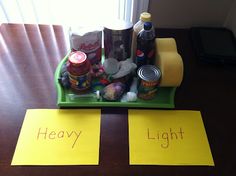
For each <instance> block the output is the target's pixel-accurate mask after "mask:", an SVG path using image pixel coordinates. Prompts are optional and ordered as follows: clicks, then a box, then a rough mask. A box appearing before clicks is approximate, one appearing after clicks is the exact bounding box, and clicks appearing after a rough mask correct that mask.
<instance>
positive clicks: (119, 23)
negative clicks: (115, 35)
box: [105, 20, 133, 31]
mask: <svg viewBox="0 0 236 176" xmlns="http://www.w3.org/2000/svg"><path fill="white" fill-rule="evenodd" d="M132 28H133V24H132V23H131V22H128V21H124V20H115V21H114V20H112V21H109V22H108V23H107V25H105V29H108V30H112V31H122V30H129V29H132Z"/></svg>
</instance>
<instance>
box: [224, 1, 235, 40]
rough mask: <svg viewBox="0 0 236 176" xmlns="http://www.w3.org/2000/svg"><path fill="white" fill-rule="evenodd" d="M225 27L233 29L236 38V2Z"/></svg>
mask: <svg viewBox="0 0 236 176" xmlns="http://www.w3.org/2000/svg"><path fill="white" fill-rule="evenodd" d="M225 27H227V28H229V29H231V30H232V31H233V32H234V36H235V37H236V0H235V1H234V4H233V5H232V6H231V9H230V11H229V13H228V17H227V19H226V21H225Z"/></svg>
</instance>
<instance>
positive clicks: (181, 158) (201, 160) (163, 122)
mask: <svg viewBox="0 0 236 176" xmlns="http://www.w3.org/2000/svg"><path fill="white" fill-rule="evenodd" d="M129 152H130V153H129V157H130V164H131V165H210V166H214V161H213V158H212V155H211V150H210V147H209V144H208V139H207V135H206V132H205V128H204V124H203V121H202V118H201V114H200V112H198V111H178V110H129Z"/></svg>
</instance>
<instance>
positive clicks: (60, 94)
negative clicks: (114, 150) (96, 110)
mask: <svg viewBox="0 0 236 176" xmlns="http://www.w3.org/2000/svg"><path fill="white" fill-rule="evenodd" d="M68 55H69V53H68V54H67V55H66V56H65V57H64V58H63V59H62V60H61V62H60V63H59V64H58V66H57V69H56V71H55V75H54V82H55V85H56V90H57V105H58V107H60V108H63V107H129V108H174V107H175V105H174V96H175V90H176V88H175V87H159V88H158V91H157V95H156V97H155V98H154V99H152V100H142V99H138V100H137V101H136V102H118V101H117V102H110V101H104V100H97V99H96V98H92V97H91V98H76V99H74V100H71V99H70V98H69V96H68V94H73V92H72V91H71V90H70V89H64V88H63V87H62V86H61V84H60V82H59V80H58V79H59V77H60V71H61V67H62V66H63V64H64V63H65V62H66V61H67V59H68ZM103 59H104V56H103Z"/></svg>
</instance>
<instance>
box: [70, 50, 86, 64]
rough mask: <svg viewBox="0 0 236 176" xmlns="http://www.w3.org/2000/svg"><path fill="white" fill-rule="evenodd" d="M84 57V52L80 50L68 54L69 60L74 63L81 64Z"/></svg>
mask: <svg viewBox="0 0 236 176" xmlns="http://www.w3.org/2000/svg"><path fill="white" fill-rule="evenodd" d="M86 59H87V56H86V54H85V53H84V52H81V51H75V52H72V53H71V54H70V56H69V62H70V63H72V64H75V65H80V64H83V63H84V61H85V60H86Z"/></svg>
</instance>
